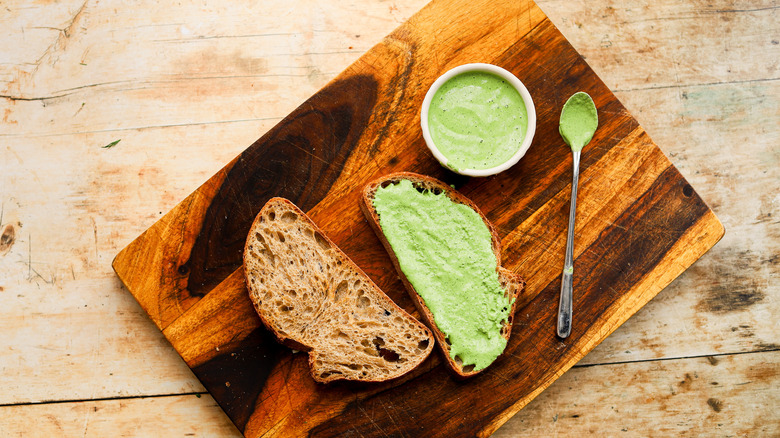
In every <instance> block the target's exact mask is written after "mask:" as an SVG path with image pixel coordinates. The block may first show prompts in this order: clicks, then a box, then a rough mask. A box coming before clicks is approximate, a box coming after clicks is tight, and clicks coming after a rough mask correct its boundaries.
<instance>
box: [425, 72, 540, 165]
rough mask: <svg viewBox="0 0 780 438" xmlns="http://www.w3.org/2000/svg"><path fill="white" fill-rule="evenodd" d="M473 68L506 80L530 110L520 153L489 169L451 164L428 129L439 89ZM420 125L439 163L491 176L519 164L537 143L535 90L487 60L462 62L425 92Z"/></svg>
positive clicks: (427, 143)
mask: <svg viewBox="0 0 780 438" xmlns="http://www.w3.org/2000/svg"><path fill="white" fill-rule="evenodd" d="M469 71H482V72H487V73H492V74H494V75H496V76H499V77H501V78H502V79H505V80H506V81H507V82H508V83H509V84H510V85H512V86H513V87H514V88H515V90H517V92H518V93H520V97H521V98H522V99H523V104H525V109H526V112H527V113H528V127H527V129H526V132H525V137H523V142H522V143H520V147H519V148H518V149H517V152H515V154H514V155H512V157H511V158H509V159H508V160H507V161H505V162H503V163H502V164H499V165H498V166H495V167H491V168H489V169H460V170H455V169H453V168H452V167H450V166H448V165H447V163H448V161H449V160H447V157H445V156H444V154H442V153H441V152H440V151H439V149H438V148H437V147H436V144H434V142H433V139H432V138H431V133H430V130H429V128H428V110H429V108H430V106H431V101H432V100H433V96H434V95H435V94H436V92H437V91H439V88H441V86H442V84H444V83H445V82H447V81H448V80H449V79H451V78H452V77H454V76H456V75H459V74H461V73H465V72H469ZM420 126H421V127H422V133H423V138H424V139H425V144H426V145H427V146H428V149H430V151H431V152H432V153H433V156H434V157H436V159H437V160H439V163H441V165H442V166H444V167H446V168H447V169H449V170H451V171H453V172H455V173H459V174H461V175H466V176H490V175H495V174H497V173H499V172H503V171H505V170H507V169H509V168H510V167H512V166H514V165H515V164H517V162H518V161H520V159H521V158H523V156H524V155H525V153H526V152H527V151H528V148H530V147H531V143H532V142H533V138H534V134H535V133H536V108H535V107H534V101H533V99H532V98H531V93H529V92H528V89H527V88H525V85H523V83H522V82H521V81H520V79H518V78H517V76H515V75H513V74H512V73H510V72H509V71H507V70H505V69H503V68H501V67H499V66H497V65H493V64H485V63H471V64H463V65H459V66H457V67H455V68H452V69H450V70H448V71H447V72H445V73H444V74H443V75H441V76H439V77H438V78H437V79H436V80H435V81H434V82H433V84H432V85H431V88H429V89H428V92H427V93H426V94H425V99H424V100H423V103H422V109H421V111H420Z"/></svg>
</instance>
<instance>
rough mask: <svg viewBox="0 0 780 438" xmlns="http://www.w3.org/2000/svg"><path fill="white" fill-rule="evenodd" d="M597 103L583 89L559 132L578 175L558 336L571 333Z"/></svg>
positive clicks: (565, 112)
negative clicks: (581, 207) (581, 209)
mask: <svg viewBox="0 0 780 438" xmlns="http://www.w3.org/2000/svg"><path fill="white" fill-rule="evenodd" d="M598 124H599V118H598V114H597V113H596V105H595V104H594V103H593V99H591V98H590V96H589V95H588V94H587V93H583V92H581V91H580V92H579V93H575V94H574V95H573V96H571V97H570V98H569V100H567V101H566V104H565V105H563V110H561V121H560V124H559V126H558V132H560V133H561V137H563V140H564V141H565V142H566V144H567V145H569V147H571V152H572V158H573V165H574V178H573V180H572V183H571V206H570V207H569V233H568V236H567V238H566V260H565V262H564V265H563V276H562V278H561V300H560V303H559V305H558V336H560V337H561V338H565V337H567V336H569V334H571V315H572V301H573V297H572V295H573V291H572V278H573V276H574V254H573V253H574V213H575V211H576V210H577V185H578V184H579V180H580V152H581V151H582V148H583V147H585V145H587V144H588V143H590V139H591V138H593V134H594V133H595V132H596V127H598Z"/></svg>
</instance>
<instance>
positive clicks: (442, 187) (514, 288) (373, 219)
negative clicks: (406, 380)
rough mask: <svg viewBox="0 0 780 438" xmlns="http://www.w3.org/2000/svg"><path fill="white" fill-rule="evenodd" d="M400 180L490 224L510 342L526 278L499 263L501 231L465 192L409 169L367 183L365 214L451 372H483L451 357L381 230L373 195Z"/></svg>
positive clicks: (504, 334)
mask: <svg viewBox="0 0 780 438" xmlns="http://www.w3.org/2000/svg"><path fill="white" fill-rule="evenodd" d="M401 180H409V181H411V182H412V185H413V186H414V187H415V188H416V189H417V190H418V191H420V192H423V191H426V190H428V191H431V192H433V193H434V194H436V195H438V194H440V193H444V194H445V195H446V196H447V197H449V199H450V200H452V201H453V202H455V203H458V204H464V205H467V206H468V207H470V208H471V209H473V210H474V211H476V212H477V213H478V214H479V216H480V217H481V218H482V220H483V222H484V223H485V225H487V227H488V230H489V231H490V234H491V236H492V248H493V253H494V254H495V256H496V269H497V273H498V280H499V284H500V285H501V288H502V289H503V290H504V296H505V297H506V298H508V299H509V301H510V302H511V303H512V307H511V308H510V309H509V315H508V317H507V319H506V320H505V322H504V324H503V326H502V327H501V332H500V334H501V336H502V337H504V338H505V339H506V340H507V341H508V340H509V335H510V334H511V331H512V320H513V316H514V314H515V311H516V310H517V304H518V302H520V300H517V299H516V298H517V297H518V296H519V295H520V293H521V292H522V291H523V289H524V288H525V281H524V280H523V278H522V277H520V276H519V275H517V274H514V273H512V272H510V271H509V270H507V269H504V268H502V267H501V266H500V265H501V244H500V241H499V240H498V234H497V233H496V231H495V228H493V225H492V224H491V223H490V222H489V221H488V220H487V218H486V217H485V215H484V214H482V212H481V211H480V210H479V209H478V208H477V206H476V205H474V203H473V202H471V200H469V199H468V198H466V197H465V196H463V195H462V194H460V193H458V192H457V191H455V190H454V189H453V188H452V187H450V186H448V185H447V184H445V183H443V182H441V181H439V180H437V179H434V178H431V177H427V176H424V175H419V174H415V173H410V172H399V173H393V174H390V175H386V176H384V177H382V178H379V179H377V180H375V181H373V182H371V183H370V184H368V185H367V186H366V187H365V188H364V189H363V196H362V202H361V205H360V206H361V209H362V210H363V213H364V214H365V215H366V217H367V218H368V221H369V223H370V225H371V227H372V228H373V229H374V231H375V232H376V234H377V236H378V237H379V239H380V240H381V241H382V244H383V245H384V247H385V249H386V250H387V252H388V253H389V254H390V258H391V259H392V261H393V265H395V268H396V270H397V271H398V274H399V276H400V277H401V280H402V281H403V283H404V285H405V286H406V289H407V291H408V292H409V295H410V296H411V298H412V300H413V301H414V303H415V304H416V306H417V309H418V310H419V311H420V314H422V315H423V318H424V319H425V321H426V322H427V324H428V326H429V327H430V328H431V329H432V330H433V334H434V336H435V337H436V341H437V343H438V344H439V348H440V350H441V351H442V353H443V356H444V359H445V361H446V363H447V364H448V365H449V367H450V368H451V369H452V371H454V372H455V374H456V375H457V376H459V377H469V376H473V375H475V374H478V373H479V372H481V371H483V370H484V369H482V370H475V369H474V368H475V367H474V366H473V365H466V366H464V364H463V362H462V361H461V360H460V358H459V357H457V356H456V357H455V358H452V357H450V345H451V344H450V343H449V342H448V340H447V336H446V334H444V333H443V332H442V331H441V330H440V329H439V328H438V327H437V326H436V323H435V321H434V315H433V313H432V312H431V311H430V309H429V308H428V307H427V306H426V305H425V302H424V301H423V299H422V297H420V295H419V294H418V293H417V291H416V290H415V288H414V286H412V284H411V283H410V282H409V280H408V279H407V277H406V275H405V274H404V272H403V270H401V267H400V265H399V262H398V258H397V257H396V254H395V252H394V251H393V248H392V246H391V245H390V243H389V242H388V241H387V238H386V237H385V235H384V233H383V231H382V226H381V224H380V221H379V214H378V213H377V211H376V209H375V208H374V203H373V200H374V196H375V194H376V192H377V189H379V188H380V187H387V186H388V185H390V184H395V183H398V182H400V181H401ZM442 220H446V218H442Z"/></svg>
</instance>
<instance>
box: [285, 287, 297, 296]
mask: <svg viewBox="0 0 780 438" xmlns="http://www.w3.org/2000/svg"><path fill="white" fill-rule="evenodd" d="M285 292H287V295H289V296H291V297H293V298H295V297H297V296H298V292H296V291H295V289H287V290H286V291H285Z"/></svg>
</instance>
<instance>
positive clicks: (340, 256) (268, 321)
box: [243, 197, 433, 383]
mask: <svg viewBox="0 0 780 438" xmlns="http://www.w3.org/2000/svg"><path fill="white" fill-rule="evenodd" d="M279 204H283V205H284V208H287V209H289V210H291V211H293V212H295V213H296V214H297V215H298V216H299V218H302V219H303V220H305V221H306V222H307V223H308V224H309V225H310V226H311V227H312V228H313V229H314V231H315V233H319V237H321V238H322V239H324V240H325V241H326V242H327V243H328V244H329V245H330V247H331V248H330V250H333V253H334V254H333V257H334V259H336V260H339V261H340V265H341V266H342V267H343V268H345V269H349V270H351V271H352V272H354V274H355V275H358V276H360V277H362V278H361V281H363V282H364V283H365V284H366V285H367V286H368V287H369V288H370V290H371V291H372V293H376V294H377V295H381V296H382V297H383V300H382V305H383V306H384V307H387V308H391V309H392V310H393V311H394V312H397V313H398V314H400V315H401V316H402V317H403V318H404V319H405V320H406V321H408V322H409V323H410V324H412V325H414V326H415V327H416V328H419V329H420V330H422V331H423V332H424V333H425V335H426V336H427V339H428V340H432V339H433V336H432V332H431V330H429V329H428V327H426V326H425V325H424V324H422V323H421V322H420V321H418V320H417V319H415V318H414V317H413V316H411V315H410V314H409V313H407V312H406V311H405V310H404V309H402V308H401V307H400V306H398V305H397V304H396V303H395V302H394V301H393V300H392V299H390V297H388V296H387V295H386V294H385V293H384V292H383V291H382V290H381V289H380V288H379V287H378V286H377V285H376V284H375V283H374V282H373V281H372V280H371V278H370V277H368V275H366V274H365V273H364V272H363V270H361V269H360V268H359V267H358V266H357V265H356V264H355V263H354V262H353V261H352V259H350V258H349V257H348V256H347V255H346V254H345V253H344V252H343V251H342V250H341V249H340V248H339V247H338V246H337V245H336V244H335V243H333V241H331V240H330V239H329V238H328V237H327V236H326V235H325V234H324V233H323V232H322V230H321V229H320V228H319V227H318V226H317V225H316V224H315V223H314V221H312V220H311V218H309V217H308V216H307V215H306V214H305V213H304V212H303V211H302V210H301V209H299V208H298V207H297V206H296V205H295V204H294V203H293V202H291V201H290V200H288V199H285V198H280V197H275V198H271V199H270V200H269V201H268V202H267V203H266V204H265V205H264V206H263V208H262V209H261V210H260V212H259V213H258V214H257V216H256V217H255V219H254V221H253V223H252V226H251V227H250V231H249V234H248V236H252V234H253V233H255V232H256V230H257V229H258V228H259V225H260V223H261V222H262V220H261V218H262V217H263V215H264V214H265V213H267V210H268V209H269V208H276V207H278V205H279ZM251 242H252V238H251V237H247V240H246V243H245V245H244V252H243V271H244V281H245V283H246V286H247V290H248V292H249V297H250V300H251V301H252V305H253V307H254V308H255V311H256V312H257V314H258V316H259V317H260V320H261V321H262V322H263V325H264V326H265V327H266V328H268V329H269V330H270V331H271V332H272V333H273V334H274V336H275V337H276V338H277V340H278V341H279V342H280V343H282V344H283V345H285V346H287V347H290V348H292V349H295V350H299V351H305V352H307V353H309V354H308V356H309V369H310V372H311V376H312V378H313V379H314V380H316V381H318V382H320V383H328V382H331V381H335V380H359V381H361V382H384V381H388V380H392V379H396V378H398V377H401V376H403V375H404V374H406V373H408V372H409V371H411V370H413V369H414V368H416V367H417V366H418V365H419V364H421V363H422V362H423V361H424V360H425V359H426V358H427V357H428V356H429V354H430V352H431V351H432V350H433V342H428V345H427V348H426V349H425V351H424V352H423V353H422V354H421V355H419V357H414V358H412V359H413V360H410V363H409V365H408V366H406V368H405V369H404V370H403V372H400V373H396V374H394V375H391V376H389V377H383V378H360V379H348V378H344V377H340V376H338V375H332V376H329V377H327V378H322V377H321V376H320V375H318V374H316V373H315V372H314V371H315V364H314V361H315V355H314V353H315V348H314V347H313V346H312V345H307V344H304V343H301V342H299V341H296V340H295V339H292V338H291V337H289V336H287V335H285V334H284V332H283V331H282V330H281V329H280V327H279V326H278V324H277V321H276V320H274V319H273V318H271V317H270V315H267V314H266V312H264V311H263V310H262V308H261V300H260V296H259V294H258V292H257V291H256V290H254V288H253V286H252V282H251V281H250V269H249V267H248V266H249V264H250V263H251V261H252V260H251V258H252V257H253V256H252V254H251V251H250V243H251Z"/></svg>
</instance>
